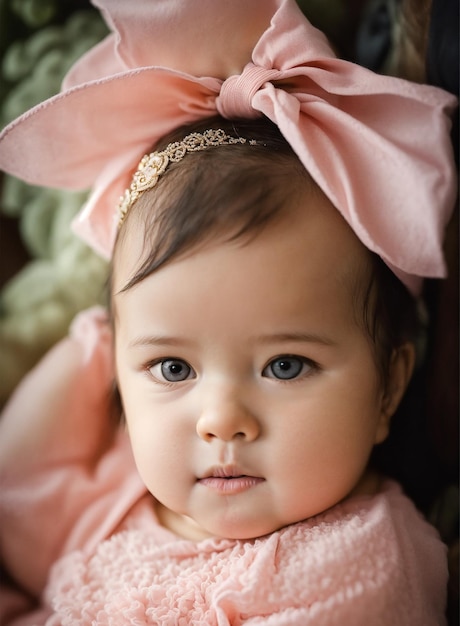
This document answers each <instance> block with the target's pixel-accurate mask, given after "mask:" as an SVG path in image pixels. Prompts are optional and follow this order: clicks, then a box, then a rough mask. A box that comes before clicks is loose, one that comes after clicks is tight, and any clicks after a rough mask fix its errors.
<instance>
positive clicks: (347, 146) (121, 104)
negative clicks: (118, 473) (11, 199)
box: [0, 0, 456, 294]
mask: <svg viewBox="0 0 460 626" xmlns="http://www.w3.org/2000/svg"><path fill="white" fill-rule="evenodd" d="M94 4H95V5H97V6H98V7H99V8H100V9H101V10H102V12H103V14H104V16H105V18H106V21H107V22H108V24H109V25H110V26H111V28H112V30H113V33H112V34H110V35H109V36H108V37H107V38H106V39H105V40H104V41H102V42H101V43H100V44H99V45H98V46H96V47H95V48H94V49H92V50H91V51H90V52H89V53H87V54H86V55H85V56H83V57H82V58H81V59H80V61H78V62H77V63H76V64H75V66H74V67H73V68H72V69H71V71H70V72H69V74H68V75H67V77H66V79H65V81H64V85H63V91H62V92H61V93H60V94H59V95H57V96H55V97H53V98H51V99H49V100H47V101H46V102H43V103H42V104H40V105H38V106H36V107H35V108H33V109H31V110H30V111H28V112H27V113H25V114H24V115H23V116H21V117H20V118H18V119H17V120H16V121H14V122H12V123H11V124H10V125H9V126H8V127H7V128H6V129H5V130H4V131H3V132H2V134H1V135H0V167H1V168H2V169H3V170H5V171H6V172H8V173H11V174H13V175H15V176H18V177H20V178H22V179H24V180H26V181H27V182H29V183H32V184H38V185H44V186H50V187H61V188H66V189H85V188H89V187H91V186H92V187H93V191H92V194H91V196H90V198H89V200H88V202H87V204H86V206H85V207H84V208H83V210H82V212H81V214H80V216H79V217H78V218H77V221H76V223H75V230H76V231H77V233H78V234H79V235H80V236H82V237H83V238H84V239H85V240H86V241H87V242H88V243H89V244H90V245H92V247H93V248H95V249H96V250H97V251H98V252H99V253H101V254H102V255H104V256H106V257H109V256H110V254H111V250H112V247H113V241H114V237H115V232H116V221H115V219H114V214H115V212H116V207H117V205H118V202H119V198H120V196H121V195H122V194H123V192H124V190H125V189H126V187H127V186H128V185H129V182H130V178H131V174H132V172H133V170H134V169H135V167H136V166H137V163H138V161H139V159H140V157H141V156H142V155H143V154H144V153H145V152H146V151H150V150H151V148H152V145H154V144H155V143H156V142H157V141H158V139H159V138H161V137H162V136H163V135H165V134H166V133H168V132H169V131H171V130H173V129H174V128H176V127H179V126H181V125H183V124H187V123H190V122H192V121H197V120H200V119H203V118H208V117H211V116H214V115H216V114H217V113H218V114H220V115H222V116H223V117H226V118H255V117H258V116H260V114H264V115H266V116H267V117H268V118H270V119H271V120H272V121H273V122H275V123H276V124H277V126H278V127H279V129H280V131H281V132H282V134H283V135H284V137H285V138H286V140H287V141H288V142H289V144H290V145H291V146H292V148H293V149H294V151H295V152H296V153H297V155H298V157H299V159H300V160H301V162H302V163H303V165H304V166H305V168H306V169H307V170H308V171H309V172H310V174H311V175H312V176H313V178H314V179H315V180H316V182H317V183H318V185H319V186H320V187H321V189H322V190H323V191H324V193H325V194H326V195H327V196H328V197H329V199H330V200H331V201H332V203H333V204H334V205H335V206H336V207H337V209H338V210H339V211H340V213H341V214H342V215H343V217H344V218H345V219H346V220H347V222H348V223H349V225H350V226H351V228H352V229H353V230H354V232H355V233H356V235H357V236H358V237H359V239H360V240H361V241H362V242H363V243H364V245H365V246H367V247H368V248H369V249H370V250H372V251H374V252H376V253H377V254H378V255H380V256H381V257H382V258H383V260H384V261H385V262H386V263H387V265H388V266H389V267H390V268H391V269H392V270H393V272H394V273H395V274H396V275H397V276H398V277H399V278H400V279H401V280H402V281H403V282H404V283H405V284H406V286H407V287H408V288H409V289H410V290H411V291H412V293H414V294H417V293H418V292H419V291H420V287H421V282H422V281H421V277H441V276H444V275H445V265H444V259H443V254H442V239H443V233H444V227H445V225H446V223H447V221H448V219H449V217H450V214H451V212H452V210H453V205H454V202H455V197H456V183H455V168H454V164H453V158H452V149H451V142H450V137H449V130H450V119H449V117H448V113H449V112H450V111H451V110H452V109H453V108H454V107H455V105H456V99H455V98H454V97H453V96H451V95H450V94H447V93H446V92H444V91H442V90H441V89H438V88H436V87H431V86H427V85H417V84H413V83H409V82H407V81H404V80H401V79H398V78H393V77H387V76H381V75H377V74H374V73H373V72H371V71H369V70H366V69H364V68H362V67H360V66H358V65H355V64H352V63H349V62H346V61H342V60H339V59H337V58H336V56H335V55H334V53H333V51H332V50H331V48H330V46H329V44H328V43H327V40H326V38H325V37H324V35H323V34H322V33H320V32H319V31H318V30H316V29H315V28H313V27H312V25H311V24H310V23H309V22H308V21H307V20H306V18H305V17H304V15H303V14H302V12H301V11H300V9H299V7H298V6H297V4H296V2H295V0H232V2H219V1H218V0H195V1H194V2H190V1H188V0H155V1H152V0H135V1H134V2H125V1H124V0H94ZM242 17H243V18H244V19H242Z"/></svg>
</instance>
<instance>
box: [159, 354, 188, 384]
mask: <svg viewBox="0 0 460 626" xmlns="http://www.w3.org/2000/svg"><path fill="white" fill-rule="evenodd" d="M148 370H149V372H150V374H151V375H152V376H153V377H154V378H156V379H157V380H159V381H160V382H168V383H179V382H182V381H184V380H188V379H191V378H195V372H194V371H193V369H192V368H191V367H190V365H189V364H188V363H186V362H185V361H183V360H182V359H162V360H161V361H157V362H156V363H153V364H152V365H150V367H149V368H148Z"/></svg>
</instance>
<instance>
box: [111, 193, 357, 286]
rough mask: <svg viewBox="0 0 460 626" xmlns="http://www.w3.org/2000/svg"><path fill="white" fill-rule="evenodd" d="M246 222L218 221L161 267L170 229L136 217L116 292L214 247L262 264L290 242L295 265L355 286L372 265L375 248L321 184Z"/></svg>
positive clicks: (119, 264) (121, 250)
mask: <svg viewBox="0 0 460 626" xmlns="http://www.w3.org/2000/svg"><path fill="white" fill-rule="evenodd" d="M246 226H247V225H246ZM246 226H244V225H243V227H242V224H241V223H239V222H238V221H235V222H230V223H225V222H224V223H217V224H214V227H213V228H210V229H209V230H206V229H205V232H202V233H201V234H200V233H199V235H198V236H197V237H196V238H195V239H193V240H191V241H190V242H188V244H187V242H185V240H182V242H181V243H182V247H181V245H175V246H173V250H172V251H170V253H169V254H166V256H165V257H164V260H163V262H161V264H160V265H157V266H156V265H155V256H158V254H161V252H162V251H161V250H160V251H159V250H158V249H157V250H155V247H156V246H157V245H158V242H160V243H161V242H163V243H164V241H165V238H164V233H162V232H161V230H160V226H158V232H156V233H155V232H150V233H147V232H146V229H145V226H144V223H143V222H142V220H141V219H140V216H138V217H137V218H136V219H133V220H131V222H130V224H129V226H128V229H127V231H126V235H125V236H124V237H123V242H122V243H121V245H119V246H118V249H117V254H116V255H115V259H114V270H113V272H114V278H115V279H116V280H115V283H116V288H115V291H116V290H117V288H124V287H125V286H126V285H127V284H129V283H130V281H132V279H133V277H135V276H136V275H137V278H136V279H135V281H134V282H135V283H137V282H141V281H142V280H144V278H146V277H148V276H149V275H151V274H154V273H155V272H158V271H160V270H161V269H162V268H164V267H167V266H168V265H169V264H171V263H175V262H176V261H181V260H182V259H192V258H196V257H199V256H200V254H202V253H203V252H204V251H208V250H209V249H210V248H212V247H215V248H219V247H229V251H230V253H231V254H233V255H234V256H235V257H239V256H244V255H245V254H246V255H248V254H249V255H250V254H251V253H252V251H254V253H257V254H259V255H260V257H261V263H262V262H263V261H262V257H263V256H264V257H265V258H270V257H273V258H276V256H277V255H281V254H282V255H286V250H289V249H290V248H289V246H290V247H291V248H292V249H295V251H296V252H295V255H292V259H291V261H292V268H294V267H297V265H299V264H300V265H305V266H309V267H310V266H311V269H312V271H313V270H314V271H316V272H317V275H318V279H319V280H322V281H327V282H328V283H330V284H331V285H334V284H335V286H337V285H340V284H345V283H346V284H352V285H353V286H355V285H356V284H357V283H358V282H359V281H360V279H361V278H364V276H365V275H367V272H364V271H363V268H367V267H368V266H369V264H368V259H369V252H368V251H367V250H366V248H365V247H364V246H363V244H362V243H361V242H360V241H359V240H358V239H357V237H356V235H355V234H354V233H353V231H352V230H351V228H350V227H349V226H348V224H347V223H346V222H345V220H344V219H343V218H342V216H341V215H340V214H339V213H338V211H337V210H336V209H335V207H333V205H332V204H331V202H330V201H329V200H328V199H327V198H326V196H325V195H324V194H323V193H322V192H321V191H319V190H318V189H313V190H312V188H311V187H304V188H303V189H301V188H299V189H298V190H297V192H296V193H295V194H291V196H290V197H289V198H287V199H285V201H284V202H283V203H282V204H280V205H279V206H278V207H277V210H276V211H274V212H272V213H271V214H270V215H269V216H268V218H267V219H266V220H262V221H261V223H260V224H252V225H251V228H246ZM179 239H180V237H179ZM286 246H287V247H286ZM261 271H263V268H261ZM176 276H177V275H176ZM223 278H224V277H223Z"/></svg>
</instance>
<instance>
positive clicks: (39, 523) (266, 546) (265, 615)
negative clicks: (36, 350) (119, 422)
mask: <svg viewBox="0 0 460 626" xmlns="http://www.w3.org/2000/svg"><path fill="white" fill-rule="evenodd" d="M72 355H73V356H72ZM51 374H52V375H51ZM112 376H113V369H112V355H111V334H110V331H109V328H108V325H107V322H106V319H105V315H104V313H103V312H102V311H101V310H93V311H90V312H87V313H84V314H82V315H81V316H80V317H79V318H78V319H77V321H76V323H75V324H74V326H73V330H72V338H71V339H70V340H66V341H64V342H63V344H61V345H60V346H57V347H56V348H55V349H54V350H53V351H52V352H51V353H50V354H49V355H48V356H47V357H46V358H45V360H44V361H43V362H42V363H41V364H40V365H39V366H38V367H37V369H36V370H35V371H34V372H32V373H31V374H30V375H29V376H28V378H27V379H26V380H25V381H24V382H23V384H22V385H21V386H20V387H19V389H18V390H17V392H16V394H15V395H14V396H13V398H12V399H11V402H10V404H9V405H8V407H7V408H6V410H5V413H4V415H3V416H2V428H3V430H2V434H3V438H2V441H0V446H1V445H3V444H5V437H6V438H7V436H8V431H9V428H14V427H15V426H16V425H18V427H19V428H21V429H23V428H25V429H28V430H31V431H32V429H33V423H34V422H33V421H34V419H35V418H40V419H39V421H40V423H41V424H42V427H41V430H40V433H38V434H37V435H35V436H34V437H33V439H32V441H31V447H30V450H29V451H28V452H27V453H26V454H24V455H22V456H20V457H16V456H13V457H12V458H10V459H9V462H8V463H6V462H5V461H4V459H5V458H6V457H5V456H4V455H6V452H5V453H4V455H0V488H1V494H2V495H1V500H0V517H1V521H2V523H1V525H0V545H1V550H2V559H3V565H4V566H5V568H6V570H7V571H8V572H9V574H10V575H11V576H12V578H13V579H14V580H15V581H16V582H17V583H18V584H19V586H20V589H22V590H23V591H22V593H21V592H20V591H18V590H16V591H13V590H10V589H8V588H7V587H6V586H5V587H3V588H2V593H1V595H0V623H1V624H2V625H3V624H5V625H9V626H43V625H45V624H46V626H78V625H81V626H83V625H85V626H92V625H93V624H97V625H107V626H108V625H110V626H117V625H120V626H121V625H123V626H125V625H131V624H132V625H133V626H141V625H147V624H163V625H165V624H166V625H173V624H178V625H179V624H193V625H195V626H196V625H202V626H204V625H206V626H212V625H214V624H218V625H223V624H228V625H229V624H231V625H234V626H236V625H238V624H250V625H256V624H257V625H261V624H263V625H266V626H269V625H272V626H283V625H285V624H286V625H287V624H289V625H291V626H296V625H298V626H308V625H309V624H311V625H314V626H339V625H340V626H342V625H349V624H350V625H351V624H353V626H369V625H370V624H372V626H389V625H391V626H414V625H417V626H442V625H443V624H444V617H443V610H444V602H445V589H446V581H447V568H446V558H445V548H444V546H443V544H442V543H441V541H440V540H439V538H438V536H437V533H436V531H435V530H434V529H433V528H432V527H431V526H429V525H428V524H427V523H426V522H425V521H424V520H423V519H422V517H421V515H420V514H419V513H418V512H417V511H416V510H415V508H414V506H413V505H412V503H411V502H410V501H409V500H408V499H407V498H406V497H405V496H404V495H403V494H402V492H401V490H400V488H399V487H398V486H397V485H396V484H394V483H392V482H387V483H386V484H385V486H384V489H383V492H382V493H381V494H379V495H377V496H375V497H368V496H366V497H365V496H360V497H355V498H353V499H350V500H349V501H347V502H345V503H343V504H339V505H337V506H335V507H333V508H332V509H330V510H329V511H326V512H325V513H323V514H321V515H318V516H316V517H315V518H312V519H309V520H307V521H306V522H302V523H299V524H295V525H292V526H289V527H287V528H285V529H282V530H280V531H278V532H275V533H273V534H272V535H269V536H267V537H262V538H260V539H256V540H251V541H235V540H226V539H208V540H205V541H201V542H199V543H194V542H191V541H186V540H182V539H180V538H178V537H177V536H175V535H173V534H172V533H171V532H170V531H168V530H166V529H165V528H163V527H161V526H159V524H158V521H157V519H156V517H155V514H154V509H153V507H152V496H150V494H148V493H147V491H146V489H145V487H144V485H143V484H142V482H141V480H140V478H139V476H138V474H137V471H136V468H135V466H134V462H133V458H132V455H131V451H130V446H129V442H128V439H127V435H126V433H125V432H124V431H123V430H121V431H119V429H118V428H114V426H113V422H111V419H110V416H109V413H108V411H107V394H108V391H109V389H110V385H111V382H112ZM31 399H33V401H31ZM44 414H46V418H47V420H48V421H47V422H46V424H45V427H44V426H43V421H42V418H43V415H44ZM48 425H49V429H47V426H48ZM5 445H6V444H5ZM299 497H301V494H299ZM24 592H27V594H28V595H25V593H24ZM28 596H31V597H33V598H35V599H36V601H38V603H39V604H38V606H35V607H34V606H33V604H31V601H30V597H28Z"/></svg>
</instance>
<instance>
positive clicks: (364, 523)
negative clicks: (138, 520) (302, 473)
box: [47, 484, 445, 626]
mask: <svg viewBox="0 0 460 626" xmlns="http://www.w3.org/2000/svg"><path fill="white" fill-rule="evenodd" d="M444 585H445V565H444V556H443V550H442V547H441V546H440V544H439V542H438V540H437V538H436V536H435V533H434V532H433V531H432V530H431V529H429V528H428V527H427V525H426V524H425V523H424V522H423V521H422V519H421V518H420V517H419V515H418V514H417V513H416V512H415V511H414V510H413V508H412V506H411V505H410V503H409V502H408V501H407V500H406V498H405V497H404V496H403V495H402V494H401V492H400V490H399V489H398V487H397V486H395V485H391V484H390V485H388V486H387V490H386V492H385V493H384V494H382V495H380V496H378V497H376V498H356V499H355V500H353V501H350V502H349V503H347V504H344V505H342V506H340V505H339V506H336V507H334V508H333V509H331V510H330V511H329V512H327V513H325V514H323V515H320V516H318V517H317V518H314V519H311V520H309V521H307V522H304V523H300V524H296V525H294V526H290V527H287V528H285V529H283V530H280V531H278V532H275V533H273V534H272V535H270V536H267V537H263V538H261V539H257V540H255V541H245V542H240V541H233V540H232V541H229V540H206V541H203V542H201V543H198V544H197V543H192V542H190V541H182V540H180V541H167V542H164V541H162V540H161V539H160V538H158V536H156V533H155V530H154V529H153V532H145V531H126V532H123V533H120V534H118V535H115V536H114V537H112V538H111V539H110V540H108V541H106V542H104V543H102V544H101V545H100V546H99V547H98V549H97V550H96V552H95V554H93V555H91V556H84V555H83V554H82V553H81V552H77V553H74V554H70V555H69V556H68V557H67V558H65V559H64V560H63V561H61V562H60V563H59V564H58V565H57V567H56V568H55V569H54V571H53V575H52V577H51V582H50V584H49V586H48V589H47V596H48V597H49V600H50V601H51V602H52V604H53V605H54V608H55V611H56V615H55V617H53V618H51V619H50V620H49V622H47V624H49V625H50V626H51V625H58V624H59V625H61V624H62V625H63V626H77V625H83V624H101V625H107V626H108V625H111V626H123V625H125V624H133V625H134V624H135V625H136V626H141V625H144V624H145V625H147V624H202V625H205V624H206V625H209V626H211V625H214V624H219V625H224V624H232V625H237V624H267V625H268V624H274V625H279V626H281V625H285V624H286V625H288V624H289V625H298V626H308V625H310V624H311V625H315V626H321V625H324V626H326V625H328V626H339V625H340V626H342V625H343V626H352V625H353V626H370V625H372V626H403V625H404V626H435V625H439V624H441V623H442V613H443V586H444Z"/></svg>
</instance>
